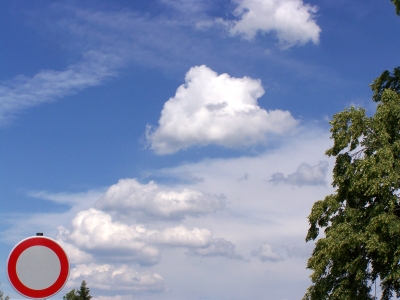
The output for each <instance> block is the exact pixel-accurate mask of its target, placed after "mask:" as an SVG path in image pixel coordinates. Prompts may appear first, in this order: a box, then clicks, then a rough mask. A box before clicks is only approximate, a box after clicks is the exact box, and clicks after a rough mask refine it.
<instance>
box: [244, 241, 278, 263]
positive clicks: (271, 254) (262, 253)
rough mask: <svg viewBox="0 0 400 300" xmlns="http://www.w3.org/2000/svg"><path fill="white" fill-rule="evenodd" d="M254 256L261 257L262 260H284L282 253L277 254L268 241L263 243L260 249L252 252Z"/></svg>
mask: <svg viewBox="0 0 400 300" xmlns="http://www.w3.org/2000/svg"><path fill="white" fill-rule="evenodd" d="M251 255H252V256H257V257H259V258H260V259H261V260H262V261H272V262H277V261H280V260H284V257H283V256H282V255H279V254H277V253H276V252H275V251H274V249H273V247H272V246H271V245H268V244H267V243H262V244H261V245H260V247H258V249H256V250H253V251H252V252H251Z"/></svg>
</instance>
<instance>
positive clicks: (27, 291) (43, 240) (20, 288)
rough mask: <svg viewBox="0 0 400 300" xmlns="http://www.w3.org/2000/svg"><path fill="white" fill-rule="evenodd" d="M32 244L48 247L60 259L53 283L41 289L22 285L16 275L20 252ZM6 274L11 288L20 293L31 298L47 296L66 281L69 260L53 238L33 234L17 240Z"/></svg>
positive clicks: (60, 287) (53, 293)
mask: <svg viewBox="0 0 400 300" xmlns="http://www.w3.org/2000/svg"><path fill="white" fill-rule="evenodd" d="M33 246H44V247H47V248H50V249H51V250H53V251H54V253H55V254H56V255H57V257H58V259H59V260H60V267H61V268H60V275H59V276H58V278H57V280H56V281H55V282H54V284H53V285H51V286H49V287H48V288H45V289H43V290H34V289H31V288H29V287H27V286H26V285H24V284H23V283H22V282H21V281H20V280H19V278H18V276H17V261H18V258H19V256H20V255H21V253H22V252H24V251H25V250H26V249H28V248H30V247H33ZM7 275H8V280H9V281H10V283H11V285H12V286H13V288H14V289H15V290H16V291H17V292H18V293H20V294H21V295H23V296H25V297H28V298H33V299H43V298H49V297H51V296H53V295H55V294H57V293H58V292H59V291H60V290H61V289H62V288H63V287H64V285H65V283H66V282H67V279H68V276H69V262H68V257H67V255H66V254H65V252H64V250H63V249H62V248H61V246H60V245H59V244H58V243H57V242H55V241H54V240H52V239H50V238H48V237H44V236H33V237H29V238H27V239H25V240H22V241H21V242H19V243H18V244H17V245H16V246H15V247H14V248H13V249H12V250H11V252H10V256H9V257H8V261H7Z"/></svg>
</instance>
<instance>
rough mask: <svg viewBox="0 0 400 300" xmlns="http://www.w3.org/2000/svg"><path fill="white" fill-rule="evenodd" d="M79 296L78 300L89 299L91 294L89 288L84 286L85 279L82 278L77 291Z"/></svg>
mask: <svg viewBox="0 0 400 300" xmlns="http://www.w3.org/2000/svg"><path fill="white" fill-rule="evenodd" d="M77 294H78V296H79V300H90V299H91V298H92V296H90V289H89V288H88V287H87V286H86V281H85V280H83V281H82V284H81V287H80V289H79V291H77Z"/></svg>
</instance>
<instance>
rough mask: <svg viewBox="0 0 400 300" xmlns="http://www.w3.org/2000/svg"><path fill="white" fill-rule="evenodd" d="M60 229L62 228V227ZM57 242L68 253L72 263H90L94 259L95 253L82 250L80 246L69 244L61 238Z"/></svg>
mask: <svg viewBox="0 0 400 300" xmlns="http://www.w3.org/2000/svg"><path fill="white" fill-rule="evenodd" d="M60 230H62V229H61V228H60ZM57 243H58V244H59V245H60V246H61V247H62V248H63V249H64V251H65V252H66V253H67V256H68V260H69V262H70V263H72V264H81V263H88V262H92V261H93V255H91V254H89V253H86V252H84V251H82V250H80V249H79V248H78V247H76V246H74V245H71V244H68V243H66V242H65V241H63V240H61V239H57Z"/></svg>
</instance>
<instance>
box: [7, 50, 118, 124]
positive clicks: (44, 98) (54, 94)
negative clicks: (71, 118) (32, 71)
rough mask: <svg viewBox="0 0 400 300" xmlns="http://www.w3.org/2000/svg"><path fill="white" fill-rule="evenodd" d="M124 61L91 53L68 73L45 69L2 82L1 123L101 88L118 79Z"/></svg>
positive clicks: (67, 71)
mask: <svg viewBox="0 0 400 300" xmlns="http://www.w3.org/2000/svg"><path fill="white" fill-rule="evenodd" d="M119 63H120V60H119V59H118V58H117V57H116V56H114V55H111V54H107V55H106V54H103V53H100V52H97V51H89V52H87V53H86V54H85V55H84V60H83V61H82V62H80V63H77V64H75V65H71V66H69V67H68V68H67V69H66V70H65V71H54V70H43V71H40V72H39V73H37V74H36V75H34V76H33V77H26V76H23V75H20V76H17V77H16V78H14V79H13V80H9V81H3V82H1V83H0V124H6V123H7V122H9V121H10V120H11V119H13V118H14V116H15V115H16V114H18V113H19V112H21V111H23V110H25V109H27V108H29V107H33V106H37V105H40V104H42V103H46V102H51V101H54V100H56V99H58V98H61V97H64V96H67V95H70V94H73V93H75V92H77V91H79V90H82V89H84V88H87V87H90V86H96V85H100V84H101V83H102V82H103V80H104V79H106V78H108V77H110V76H115V74H116V73H115V69H116V68H117V66H118V65H119Z"/></svg>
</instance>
